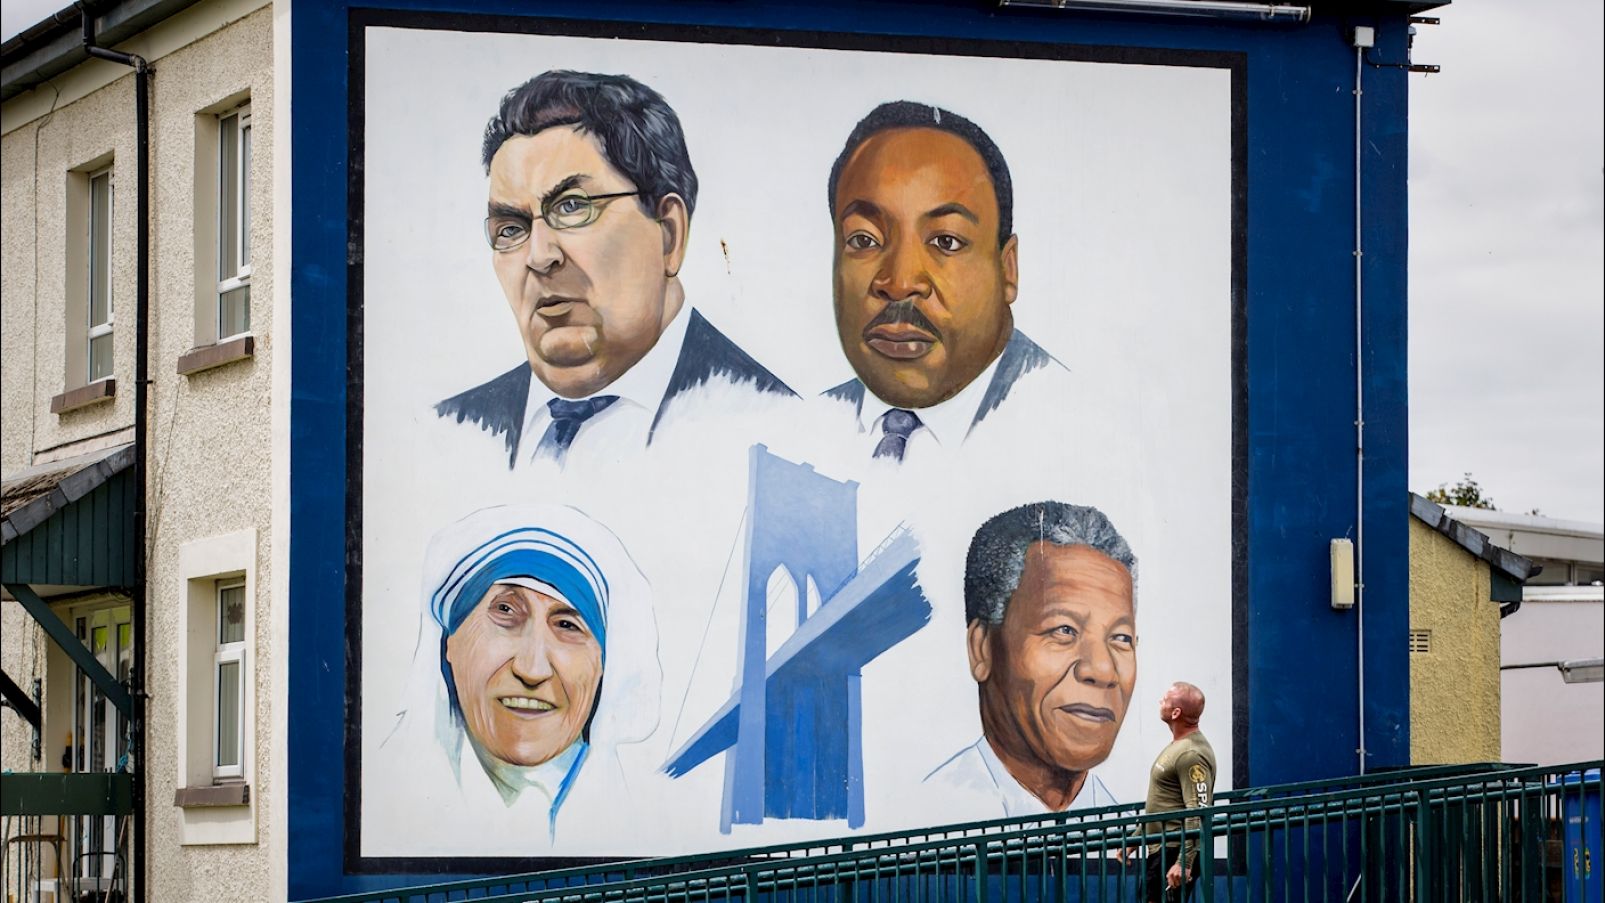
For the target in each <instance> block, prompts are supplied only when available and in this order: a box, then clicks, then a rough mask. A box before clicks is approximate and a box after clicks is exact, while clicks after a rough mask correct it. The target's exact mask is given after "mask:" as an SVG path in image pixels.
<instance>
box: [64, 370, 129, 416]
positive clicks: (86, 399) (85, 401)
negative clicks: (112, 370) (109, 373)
mask: <svg viewBox="0 0 1605 903" xmlns="http://www.w3.org/2000/svg"><path fill="white" fill-rule="evenodd" d="M116 395H117V380H115V379H111V378H107V379H97V380H95V381H94V382H92V383H90V384H89V385H87V386H79V387H78V388H76V389H68V390H67V391H65V392H63V393H61V394H60V395H57V396H55V397H54V398H52V399H50V413H52V414H65V413H67V412H68V411H76V410H78V409H79V408H87V407H89V406H90V405H92V404H99V403H101V402H103V401H107V400H110V399H111V398H113V397H115V396H116Z"/></svg>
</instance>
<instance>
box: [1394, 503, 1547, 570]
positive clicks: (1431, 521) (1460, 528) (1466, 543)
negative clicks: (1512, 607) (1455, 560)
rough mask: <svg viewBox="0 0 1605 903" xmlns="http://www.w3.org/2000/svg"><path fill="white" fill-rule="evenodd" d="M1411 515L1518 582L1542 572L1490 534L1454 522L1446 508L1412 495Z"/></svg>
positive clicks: (1527, 559)
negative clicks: (1497, 542)
mask: <svg viewBox="0 0 1605 903" xmlns="http://www.w3.org/2000/svg"><path fill="white" fill-rule="evenodd" d="M1410 516H1412V517H1414V518H1415V519H1416V520H1419V521H1421V522H1422V523H1424V524H1426V525H1427V526H1429V527H1431V528H1432V529H1434V530H1436V531H1437V532H1439V533H1442V534H1443V535H1444V536H1446V537H1448V538H1449V539H1450V540H1451V541H1452V542H1454V544H1455V545H1458V546H1459V547H1461V548H1462V549H1465V550H1466V551H1467V552H1470V553H1471V554H1472V555H1473V556H1475V557H1476V558H1479V559H1481V560H1483V561H1486V562H1487V563H1488V566H1489V567H1492V568H1496V569H1498V570H1499V572H1500V573H1502V574H1504V575H1505V576H1507V577H1509V578H1510V579H1512V580H1515V581H1516V582H1517V583H1524V582H1526V580H1527V578H1529V577H1532V576H1534V575H1536V574H1537V573H1538V572H1539V571H1541V570H1543V568H1541V567H1539V566H1537V565H1534V564H1533V563H1532V560H1531V559H1529V558H1525V557H1523V556H1521V555H1517V554H1516V553H1515V552H1512V551H1510V550H1509V549H1505V548H1501V547H1499V546H1496V545H1494V542H1493V540H1491V539H1489V538H1488V536H1487V534H1485V533H1482V532H1480V531H1478V530H1475V529H1473V528H1471V527H1468V526H1466V525H1465V524H1463V523H1461V522H1460V521H1457V520H1455V519H1454V518H1452V517H1450V516H1449V512H1447V511H1445V510H1443V506H1441V505H1439V504H1437V503H1436V502H1430V501H1428V500H1427V499H1425V498H1423V497H1421V496H1419V495H1416V494H1415V493H1413V492H1412V493H1410Z"/></svg>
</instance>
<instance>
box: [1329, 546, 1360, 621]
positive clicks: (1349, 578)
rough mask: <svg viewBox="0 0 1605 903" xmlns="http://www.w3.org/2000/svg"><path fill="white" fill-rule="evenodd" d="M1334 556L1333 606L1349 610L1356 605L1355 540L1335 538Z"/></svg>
mask: <svg viewBox="0 0 1605 903" xmlns="http://www.w3.org/2000/svg"><path fill="white" fill-rule="evenodd" d="M1331 558H1332V608H1333V609H1335V610H1337V611H1348V610H1349V609H1351V608H1353V607H1354V587H1355V581H1354V541H1353V540H1350V539H1334V540H1332V548H1331Z"/></svg>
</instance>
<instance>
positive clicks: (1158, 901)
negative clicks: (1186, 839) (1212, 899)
mask: <svg viewBox="0 0 1605 903" xmlns="http://www.w3.org/2000/svg"><path fill="white" fill-rule="evenodd" d="M1177 852H1178V851H1177V849H1176V848H1175V847H1161V848H1160V849H1158V850H1155V851H1154V852H1152V853H1149V854H1148V867H1147V868H1146V869H1144V870H1143V888H1144V892H1143V899H1144V900H1146V901H1148V903H1181V901H1183V900H1187V899H1190V898H1191V897H1192V893H1193V885H1194V884H1197V883H1198V867H1197V866H1196V865H1194V867H1193V873H1192V875H1191V876H1190V877H1188V878H1187V879H1186V881H1185V882H1184V883H1183V884H1182V886H1181V887H1178V888H1176V889H1175V890H1171V889H1170V888H1167V887H1166V886H1165V873H1166V872H1168V871H1170V866H1171V864H1172V863H1174V862H1175V861H1176V856H1177Z"/></svg>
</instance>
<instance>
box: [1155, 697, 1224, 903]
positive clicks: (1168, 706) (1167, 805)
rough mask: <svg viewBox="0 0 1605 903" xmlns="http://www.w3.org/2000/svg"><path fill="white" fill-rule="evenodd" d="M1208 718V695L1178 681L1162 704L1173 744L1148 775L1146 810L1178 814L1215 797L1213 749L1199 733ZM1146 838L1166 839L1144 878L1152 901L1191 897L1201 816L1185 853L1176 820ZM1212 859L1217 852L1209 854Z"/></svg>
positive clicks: (1191, 822) (1190, 823)
mask: <svg viewBox="0 0 1605 903" xmlns="http://www.w3.org/2000/svg"><path fill="white" fill-rule="evenodd" d="M1203 716H1204V691H1203V690H1200V689H1198V688H1197V687H1195V686H1193V685H1192V684H1190V683H1185V682H1182V681H1177V682H1176V683H1173V684H1171V685H1170V689H1168V690H1166V691H1165V695H1164V696H1162V697H1160V700H1159V718H1160V720H1161V721H1163V722H1165V724H1167V725H1169V726H1170V745H1169V746H1167V747H1165V749H1164V751H1163V752H1161V753H1160V754H1159V758H1157V759H1155V760H1154V768H1153V771H1152V772H1150V773H1149V775H1148V812H1149V814H1153V813H1158V812H1175V811H1178V810H1181V809H1200V808H1203V807H1205V806H1208V805H1209V804H1210V801H1211V800H1212V799H1214V795H1215V750H1214V749H1213V748H1212V747H1211V746H1210V745H1209V741H1208V740H1206V739H1205V738H1204V733H1203V731H1201V730H1199V729H1198V722H1199V720H1200V719H1201V718H1203ZM1144 827H1145V828H1146V831H1145V832H1144V833H1146V834H1150V835H1153V834H1158V833H1160V832H1161V831H1163V838H1164V839H1163V840H1161V841H1159V843H1158V845H1157V846H1154V847H1150V850H1151V852H1150V853H1149V854H1148V867H1147V869H1146V874H1145V875H1144V878H1145V881H1144V886H1145V887H1146V888H1147V896H1146V899H1147V900H1148V901H1149V903H1171V901H1180V900H1185V899H1187V897H1188V895H1189V894H1191V893H1192V890H1193V884H1194V883H1195V882H1197V880H1198V847H1197V839H1196V838H1197V836H1198V835H1197V833H1196V832H1197V831H1198V829H1199V821H1198V819H1197V818H1189V819H1187V820H1186V825H1185V828H1186V831H1187V834H1188V841H1189V842H1188V843H1187V847H1186V855H1185V856H1182V855H1180V854H1181V852H1182V845H1181V838H1182V832H1183V824H1182V821H1181V820H1180V819H1177V820H1175V821H1169V820H1167V821H1164V822H1158V823H1154V822H1150V823H1149V824H1147V825H1145V826H1144ZM1207 855H1213V851H1207Z"/></svg>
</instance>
